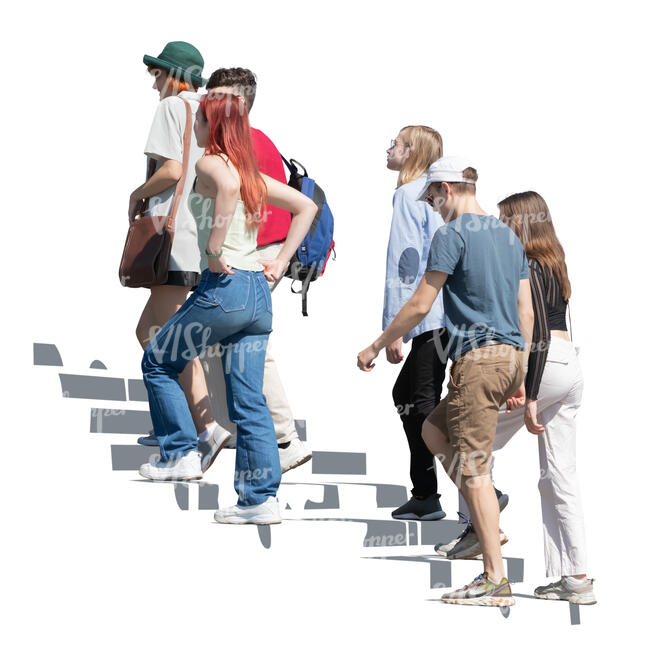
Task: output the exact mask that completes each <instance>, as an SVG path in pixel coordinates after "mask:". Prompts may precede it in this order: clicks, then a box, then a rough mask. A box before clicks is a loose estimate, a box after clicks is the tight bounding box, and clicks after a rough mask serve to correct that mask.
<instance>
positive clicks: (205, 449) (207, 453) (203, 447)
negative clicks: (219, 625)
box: [198, 424, 232, 474]
mask: <svg viewBox="0 0 650 650" xmlns="http://www.w3.org/2000/svg"><path fill="white" fill-rule="evenodd" d="M231 437H232V435H231V433H230V431H227V430H226V429H224V428H223V427H220V426H219V425H218V424H217V425H216V426H215V427H214V429H213V431H212V433H211V434H210V437H209V438H208V439H207V440H206V441H205V442H202V441H201V440H199V443H198V449H199V454H201V471H202V472H203V473H204V474H205V473H206V472H207V471H208V470H209V469H210V467H212V463H214V461H215V458H216V457H217V454H218V453H219V452H220V451H221V450H222V449H223V448H224V447H225V446H226V444H228V441H229V440H230V438H231Z"/></svg>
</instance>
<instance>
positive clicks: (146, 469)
mask: <svg viewBox="0 0 650 650" xmlns="http://www.w3.org/2000/svg"><path fill="white" fill-rule="evenodd" d="M155 459H158V460H155ZM151 461H152V462H149V463H145V464H144V465H141V466H140V476H144V478H148V479H150V480H152V481H191V480H192V479H199V478H202V477H203V472H202V471H201V455H200V454H199V452H198V451H190V452H188V453H187V454H185V456H181V457H180V458H176V459H174V460H170V461H169V462H168V463H163V462H161V460H160V456H152V457H151Z"/></svg>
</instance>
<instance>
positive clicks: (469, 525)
mask: <svg viewBox="0 0 650 650" xmlns="http://www.w3.org/2000/svg"><path fill="white" fill-rule="evenodd" d="M458 517H459V518H460V519H462V520H463V523H464V524H465V528H464V529H463V532H462V533H461V534H460V535H459V537H458V541H460V540H461V539H463V537H465V535H467V533H469V532H470V531H471V530H473V529H474V527H473V526H472V522H471V521H470V519H469V517H467V516H466V515H464V514H463V513H462V512H459V513H458Z"/></svg>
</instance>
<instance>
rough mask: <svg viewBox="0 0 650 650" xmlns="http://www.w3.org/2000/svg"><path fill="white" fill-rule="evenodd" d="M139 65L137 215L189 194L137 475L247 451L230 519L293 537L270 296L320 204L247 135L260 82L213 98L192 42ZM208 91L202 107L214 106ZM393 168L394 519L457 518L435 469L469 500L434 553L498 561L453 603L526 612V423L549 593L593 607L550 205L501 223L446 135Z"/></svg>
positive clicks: (421, 138) (148, 330) (217, 84)
mask: <svg viewBox="0 0 650 650" xmlns="http://www.w3.org/2000/svg"><path fill="white" fill-rule="evenodd" d="M144 63H145V65H146V66H147V69H148V70H149V72H150V73H151V74H152V75H153V76H154V78H155V81H154V88H155V89H156V90H158V92H159V96H160V100H161V101H160V104H159V107H158V109H157V111H156V114H155V117H154V121H153V124H152V127H151V131H150V134H149V138H148V141H147V145H146V148H145V153H146V155H147V157H148V161H149V167H148V174H147V180H146V181H145V182H144V183H143V184H142V185H141V186H140V187H138V188H137V189H136V190H134V192H133V193H132V194H131V197H130V201H129V219H136V218H138V216H139V215H145V216H166V215H168V214H169V213H170V209H171V205H172V203H173V201H174V197H175V191H176V189H177V187H178V188H182V191H181V197H180V202H178V211H177V213H176V219H175V228H174V239H173V246H172V251H171V258H170V264H169V273H168V279H167V282H166V284H164V285H161V286H154V287H151V289H150V296H149V299H148V301H147V304H146V306H145V308H144V311H143V313H142V315H141V317H140V321H139V323H138V326H137V329H136V333H137V337H138V340H139V342H140V344H141V345H142V347H143V349H144V355H143V358H142V372H143V377H144V383H145V386H146V389H147V393H148V398H149V407H150V412H151V419H152V423H153V429H152V431H150V432H149V434H148V435H145V436H142V437H141V438H139V440H138V442H139V443H140V444H143V445H150V446H159V448H160V454H159V456H158V457H157V458H152V459H151V460H150V462H149V463H145V464H144V465H142V467H141V468H140V474H141V475H142V476H144V477H145V478H148V479H151V480H192V479H199V478H201V477H202V476H203V473H204V472H206V471H207V469H208V468H209V467H210V466H211V465H212V464H213V462H214V460H215V458H216V456H217V454H218V453H219V452H220V451H221V449H222V448H224V447H225V446H233V445H235V446H236V461H235V490H236V492H237V494H238V501H237V503H236V504H235V505H234V506H231V507H229V508H220V509H218V510H217V511H216V512H215V515H214V516H215V519H216V521H218V522H220V523H232V524H244V523H252V524H272V523H280V521H281V515H280V509H279V504H278V500H277V497H276V493H277V489H278V486H279V483H280V479H281V474H282V473H283V472H285V471H288V470H290V469H292V468H294V467H297V466H299V465H301V464H303V463H305V462H307V461H308V460H309V459H310V458H311V453H310V452H309V450H308V449H307V447H306V445H305V444H304V443H303V442H301V441H300V440H299V438H298V435H297V432H296V428H295V424H294V419H293V415H292V412H291V408H290V406H289V404H288V401H287V398H286V394H285V392H284V389H283V387H282V383H281V381H280V377H279V374H278V370H277V366H276V364H275V361H274V359H273V357H272V355H271V354H270V352H269V346H268V340H269V334H270V332H271V330H272V311H273V308H272V298H271V290H272V289H273V288H274V287H275V286H277V283H278V282H279V281H280V279H281V278H282V276H283V274H284V271H285V269H286V268H287V266H288V264H289V261H290V259H291V256H292V255H293V254H294V252H295V251H296V249H297V247H298V246H299V244H300V242H301V241H302V240H303V238H304V237H305V235H306V234H307V232H308V230H309V228H310V226H311V224H312V221H313V219H314V217H315V215H316V212H317V207H316V205H315V204H314V203H313V201H311V200H310V199H309V198H307V197H306V196H305V195H303V194H301V193H300V192H298V191H297V190H294V189H293V188H291V187H289V186H288V185H287V184H286V178H285V175H284V168H283V163H282V159H281V156H280V154H279V152H278V150H277V149H276V147H275V146H274V145H273V143H272V142H271V140H270V139H269V138H268V137H267V136H266V135H265V134H264V133H262V132H261V131H259V130H257V129H254V128H252V127H251V126H250V123H249V119H248V115H249V112H250V109H251V107H252V105H253V101H254V99H255V92H256V80H255V76H254V75H253V73H252V72H250V71H249V70H246V69H243V68H229V69H224V68H221V69H219V70H217V71H216V72H214V73H213V74H212V75H211V77H210V78H209V80H207V84H206V80H204V79H203V77H202V73H203V65H204V62H203V58H202V56H201V54H200V52H199V51H198V50H197V49H196V48H195V47H194V46H192V45H191V44H189V43H185V42H183V41H174V42H171V43H168V44H167V45H166V46H165V48H164V49H163V51H162V52H161V54H160V55H159V56H158V57H153V56H149V55H146V56H145V57H144ZM204 84H206V87H207V93H203V94H199V93H198V89H199V88H200V87H201V86H203V85H204ZM188 109H189V110H190V111H191V124H192V127H191V128H192V133H191V137H190V139H189V142H190V145H189V147H190V151H189V152H188V151H185V150H184V149H185V145H184V141H185V143H187V142H188V139H187V137H185V139H184V136H186V133H185V124H186V118H185V116H186V115H187V113H186V111H187V110H188ZM387 153H388V160H387V165H388V168H389V169H392V170H395V171H399V178H398V187H397V190H396V192H395V196H394V199H393V210H394V211H393V221H392V226H391V233H390V240H389V244H388V255H387V265H386V290H385V301H384V313H383V328H384V331H383V333H382V334H381V336H380V337H379V338H378V339H377V340H376V341H375V342H374V343H373V344H372V345H371V346H369V347H368V348H366V349H365V350H363V351H362V352H360V353H359V355H358V358H357V360H358V365H359V367H360V368H361V369H362V370H365V371H368V370H371V369H372V368H373V367H374V364H373V361H374V359H375V358H376V357H377V356H378V354H379V353H380V351H381V349H383V348H386V357H387V359H388V361H389V362H391V363H395V364H398V363H401V362H402V361H403V354H402V346H403V344H404V343H406V342H408V341H409V340H410V341H411V348H410V351H409V353H408V356H407V358H406V360H405V361H404V364H403V367H402V369H401V372H400V373H399V376H398V378H397V381H396V382H395V386H394V389H393V400H394V403H395V406H396V407H397V410H398V413H399V414H400V417H401V420H402V424H403V428H404V431H405V433H406V437H407V441H408V445H409V449H410V459H411V460H410V474H411V480H412V483H413V490H412V497H411V498H410V499H409V501H408V502H407V503H405V504H404V505H402V506H401V507H399V508H398V509H397V510H395V511H394V512H393V513H392V514H393V517H395V518H397V519H414V520H421V521H428V520H436V519H441V518H443V517H445V513H444V511H443V510H442V508H441V506H440V501H439V499H440V495H439V494H438V484H437V476H436V466H435V458H438V459H439V461H440V462H441V464H442V466H443V467H444V469H445V471H446V472H447V474H448V475H449V476H450V478H452V480H453V481H454V483H455V484H456V485H457V486H458V489H459V490H460V493H461V495H462V499H461V502H462V503H463V504H465V506H466V510H467V512H466V513H463V514H464V516H465V518H466V519H467V526H466V528H465V530H464V531H463V533H462V534H461V535H460V537H459V538H457V539H455V540H452V541H451V542H449V544H445V545H440V546H439V547H438V549H437V551H438V552H439V553H441V554H444V555H446V556H447V557H449V558H472V557H478V556H479V555H480V554H482V557H483V561H484V565H485V567H484V568H485V571H484V572H483V573H482V574H481V575H479V576H478V577H477V578H476V579H475V580H474V581H473V582H472V583H471V584H469V585H466V586H465V587H463V588H462V589H459V590H456V591H454V592H451V593H449V594H445V595H444V596H443V600H444V601H445V602H449V603H457V604H472V605H510V604H513V603H514V599H513V598H512V592H511V588H510V584H509V582H508V578H507V577H506V575H505V572H504V568H503V561H502V557H501V545H502V544H503V543H505V542H506V541H507V538H506V536H505V534H504V533H503V532H502V531H501V530H500V529H499V512H500V510H502V509H503V508H504V507H505V506H506V505H507V503H508V496H507V495H505V494H503V493H502V492H500V491H499V490H497V489H496V488H495V487H494V485H493V482H492V472H493V461H492V450H493V449H499V448H501V447H503V445H505V443H506V442H507V441H508V440H509V439H510V438H511V437H512V436H513V435H514V433H516V431H518V430H519V429H521V428H522V427H523V426H525V427H526V428H528V430H529V431H530V432H531V433H533V434H535V435H537V436H538V440H539V454H540V467H541V470H542V474H541V479H540V482H539V488H540V493H541V496H542V515H543V523H544V540H545V553H546V565H547V575H549V576H560V580H559V581H557V582H553V583H551V584H550V585H547V586H544V587H539V588H538V589H537V590H536V591H535V595H536V596H539V597H541V598H550V599H566V600H570V601H571V602H576V603H581V604H591V603H594V602H595V597H594V595H593V580H590V579H588V578H587V575H586V561H585V556H584V526H583V521H582V514H581V510H580V497H579V493H578V485H577V477H576V471H575V433H576V430H575V415H576V411H577V409H578V407H579V405H580V398H581V393H582V375H581V371H580V365H579V362H578V359H577V353H576V349H575V347H574V346H573V344H572V342H571V340H570V338H569V336H568V334H567V327H566V317H565V315H566V308H567V304H568V300H569V297H570V295H571V285H570V282H569V279H568V275H567V269H566V264H565V261H564V251H563V249H562V246H561V245H560V243H559V241H558V239H557V236H556V234H555V231H554V228H553V224H552V221H551V217H550V213H549V211H548V207H547V206H546V203H545V202H544V200H543V198H542V197H541V196H539V195H538V194H537V193H535V192H523V193H521V194H515V195H513V196H510V197H508V198H506V199H504V200H503V201H502V202H501V203H500V204H499V209H500V218H499V219H497V218H495V217H494V216H490V215H489V214H488V213H486V212H485V211H484V210H483V209H482V208H481V207H480V205H479V204H478V202H477V199H476V193H475V188H476V181H477V180H478V173H477V171H476V168H475V166H473V165H472V164H471V163H470V162H468V161H465V160H463V159H461V158H456V157H443V145H442V138H441V136H440V134H439V133H438V132H437V131H435V130H434V129H432V128H429V127H426V126H408V127H405V128H404V129H402V130H401V131H400V132H399V134H398V135H397V137H396V138H395V140H393V141H392V142H391V146H390V148H389V149H388V152H387ZM184 154H185V155H184ZM184 162H185V164H184ZM181 178H182V179H183V181H184V182H182V183H179V181H180V180H181ZM177 184H178V185H177ZM176 198H178V197H176ZM190 291H191V295H190V296H189V297H188V293H190ZM448 359H450V360H451V361H452V365H451V368H450V372H449V384H448V391H447V395H446V396H445V397H444V398H443V399H441V396H442V387H443V383H444V378H445V373H446V365H447V360H448ZM208 384H210V385H211V388H212V389H211V390H210V389H209V386H208ZM226 409H227V415H226V414H225V411H226ZM465 506H463V507H465Z"/></svg>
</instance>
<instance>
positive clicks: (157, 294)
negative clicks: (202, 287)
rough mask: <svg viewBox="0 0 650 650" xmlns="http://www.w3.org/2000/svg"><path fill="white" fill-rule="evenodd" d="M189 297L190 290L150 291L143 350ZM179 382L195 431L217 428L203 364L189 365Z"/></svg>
mask: <svg viewBox="0 0 650 650" xmlns="http://www.w3.org/2000/svg"><path fill="white" fill-rule="evenodd" d="M187 293H188V287H179V286H173V285H162V286H159V287H151V295H150V296H149V300H148V301H147V304H146V305H145V307H144V310H143V312H142V315H141V316H140V321H139V322H138V326H137V328H136V336H137V337H138V341H139V342H140V345H141V346H142V349H143V350H144V349H146V347H147V345H148V344H149V342H150V341H151V339H152V338H153V337H154V336H155V334H156V332H157V331H158V330H159V329H160V328H161V327H162V326H163V325H164V324H165V323H166V322H167V321H168V320H169V319H170V318H171V317H172V316H173V315H174V314H175V313H176V312H177V311H178V310H179V309H180V307H181V305H182V304H183V303H184V302H185V299H186V297H187ZM178 380H179V382H180V384H181V386H182V388H183V392H184V394H185V398H186V399H187V403H188V405H189V407H190V413H191V414H192V420H193V422H194V426H195V427H196V431H197V432H198V433H201V432H202V431H205V430H206V429H207V428H208V427H209V426H211V425H212V424H214V416H213V414H212V409H211V407H210V400H209V398H208V389H207V386H206V383H205V376H204V374H203V368H202V366H201V362H200V361H199V360H198V359H194V360H193V361H192V362H191V363H188V364H187V366H186V367H185V369H184V370H183V372H181V374H180V375H179V377H178Z"/></svg>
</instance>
